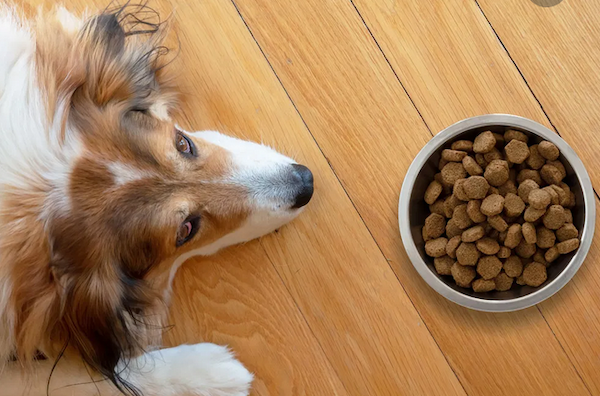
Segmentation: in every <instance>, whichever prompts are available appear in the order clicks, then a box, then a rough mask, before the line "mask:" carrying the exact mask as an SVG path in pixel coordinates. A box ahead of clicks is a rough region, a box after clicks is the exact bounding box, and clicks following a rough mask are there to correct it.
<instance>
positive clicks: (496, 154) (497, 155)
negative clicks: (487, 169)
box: [483, 148, 504, 162]
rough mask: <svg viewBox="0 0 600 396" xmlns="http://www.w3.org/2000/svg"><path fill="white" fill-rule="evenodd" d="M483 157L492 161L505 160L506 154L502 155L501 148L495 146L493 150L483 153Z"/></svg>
mask: <svg viewBox="0 0 600 396" xmlns="http://www.w3.org/2000/svg"><path fill="white" fill-rule="evenodd" d="M483 158H485V160H486V161H487V162H492V161H494V160H503V159H504V156H503V155H502V153H501V152H500V150H498V149H497V148H493V149H492V151H490V152H489V153H485V154H483Z"/></svg>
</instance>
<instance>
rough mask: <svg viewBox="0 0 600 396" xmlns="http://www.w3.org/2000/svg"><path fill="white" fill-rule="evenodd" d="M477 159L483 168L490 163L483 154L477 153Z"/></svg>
mask: <svg viewBox="0 0 600 396" xmlns="http://www.w3.org/2000/svg"><path fill="white" fill-rule="evenodd" d="M475 161H476V162H477V165H479V166H481V167H482V168H485V167H486V166H487V165H488V162H487V161H486V160H485V157H484V156H483V154H475Z"/></svg>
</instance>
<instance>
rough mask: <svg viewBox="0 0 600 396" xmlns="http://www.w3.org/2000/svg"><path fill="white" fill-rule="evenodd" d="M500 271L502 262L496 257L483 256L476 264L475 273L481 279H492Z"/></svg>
mask: <svg viewBox="0 0 600 396" xmlns="http://www.w3.org/2000/svg"><path fill="white" fill-rule="evenodd" d="M500 271H502V262H501V261H500V260H499V259H498V257H496V256H485V257H482V258H481V259H479V263H477V273H478V274H479V275H481V277H482V278H483V279H493V278H495V277H496V276H498V274H499V273H500Z"/></svg>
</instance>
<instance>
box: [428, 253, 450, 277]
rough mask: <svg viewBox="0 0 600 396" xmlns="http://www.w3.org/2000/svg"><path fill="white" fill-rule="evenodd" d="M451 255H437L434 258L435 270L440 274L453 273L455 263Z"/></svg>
mask: <svg viewBox="0 0 600 396" xmlns="http://www.w3.org/2000/svg"><path fill="white" fill-rule="evenodd" d="M455 262H456V261H454V260H453V259H452V258H451V257H448V256H442V257H436V258H434V259H433V265H434V266H435V270H436V272H437V273H438V274H440V275H452V272H451V270H450V269H451V268H452V265H453V264H454V263H455Z"/></svg>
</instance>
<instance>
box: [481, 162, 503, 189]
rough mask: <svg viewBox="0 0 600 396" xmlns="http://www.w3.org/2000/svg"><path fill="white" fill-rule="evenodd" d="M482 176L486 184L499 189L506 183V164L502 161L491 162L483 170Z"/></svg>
mask: <svg viewBox="0 0 600 396" xmlns="http://www.w3.org/2000/svg"><path fill="white" fill-rule="evenodd" d="M483 176H484V177H485V179H486V180H487V181H488V183H489V184H490V185H492V186H494V187H499V186H501V185H503V184H504V183H506V182H507V181H508V176H509V168H508V162H506V161H502V160H493V161H492V162H490V163H489V165H488V166H487V167H486V168H485V171H484V173H483Z"/></svg>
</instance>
